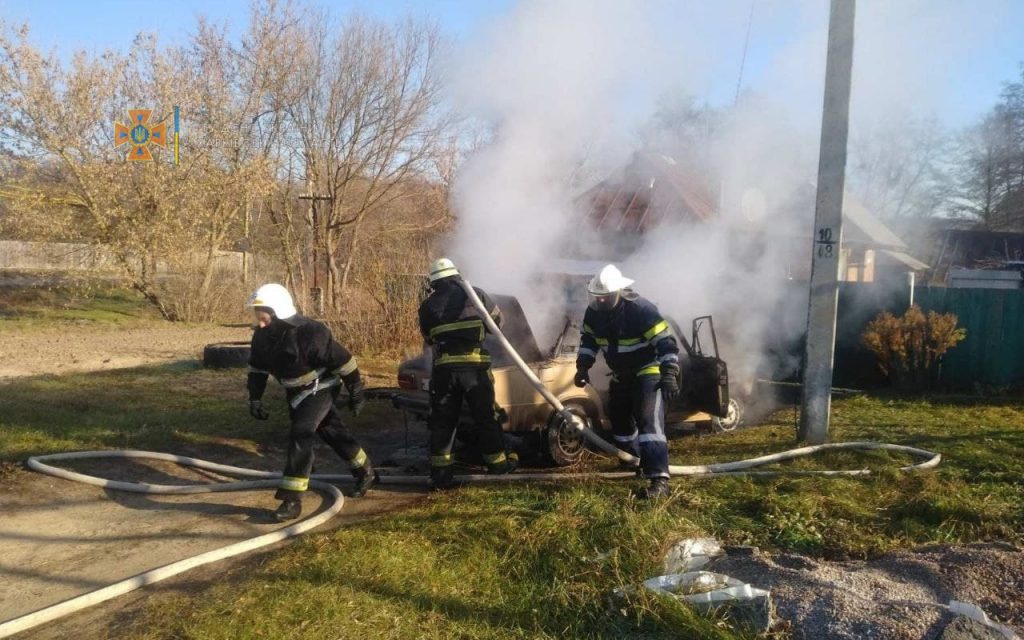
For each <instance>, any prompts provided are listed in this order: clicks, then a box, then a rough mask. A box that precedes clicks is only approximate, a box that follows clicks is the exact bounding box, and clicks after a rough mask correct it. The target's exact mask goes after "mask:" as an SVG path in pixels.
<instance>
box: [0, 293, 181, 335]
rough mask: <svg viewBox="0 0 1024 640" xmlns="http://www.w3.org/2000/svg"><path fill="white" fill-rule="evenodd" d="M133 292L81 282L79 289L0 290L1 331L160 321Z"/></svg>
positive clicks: (151, 307)
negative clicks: (70, 324) (63, 325)
mask: <svg viewBox="0 0 1024 640" xmlns="http://www.w3.org/2000/svg"><path fill="white" fill-rule="evenodd" d="M160 319H161V318H160V315H159V314H158V313H157V311H156V309H155V308H154V307H153V306H152V305H150V304H149V303H147V302H146V300H145V298H143V297H142V295H141V294H140V293H138V292H136V291H132V290H130V289H126V288H124V287H117V286H114V285H109V284H102V283H99V284H97V283H92V284H90V283H88V282H87V281H83V283H82V284H81V285H80V286H76V285H60V286H52V287H0V331H2V330H4V329H21V330H26V329H27V330H31V329H33V328H42V327H53V326H55V325H61V324H67V323H75V324H80V325H93V326H98V325H115V326H116V325H125V324H138V323H144V322H149V321H158V320H160Z"/></svg>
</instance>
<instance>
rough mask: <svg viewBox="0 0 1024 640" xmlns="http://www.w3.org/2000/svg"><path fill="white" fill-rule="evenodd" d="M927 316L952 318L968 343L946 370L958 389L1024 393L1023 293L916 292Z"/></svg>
mask: <svg viewBox="0 0 1024 640" xmlns="http://www.w3.org/2000/svg"><path fill="white" fill-rule="evenodd" d="M915 298H916V300H915V301H916V302H917V304H919V305H920V306H921V308H922V309H923V310H925V311H926V312H927V311H936V312H939V313H953V314H955V315H956V316H957V318H959V324H960V326H961V327H963V328H965V329H967V338H966V339H964V341H963V342H961V343H960V344H959V345H957V346H956V347H954V348H953V349H952V350H950V351H949V352H948V353H947V354H946V357H945V360H944V362H943V364H942V382H943V383H944V384H946V385H947V386H949V387H950V388H955V389H972V388H977V387H982V388H1005V387H1024V290H1019V289H1011V290H1005V289H948V288H944V287H931V288H924V289H918V290H917V293H916V296H915Z"/></svg>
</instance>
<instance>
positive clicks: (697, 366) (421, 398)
mask: <svg viewBox="0 0 1024 640" xmlns="http://www.w3.org/2000/svg"><path fill="white" fill-rule="evenodd" d="M491 297H492V298H493V299H494V301H495V303H496V304H497V305H498V306H499V307H500V308H501V312H502V316H503V319H504V323H503V325H502V332H503V333H504V334H505V336H506V337H507V338H508V339H509V341H510V342H511V343H512V345H513V346H514V347H515V349H516V351H518V352H519V354H520V356H522V358H523V360H525V361H526V362H527V363H528V364H529V366H530V369H532V370H533V372H534V373H535V374H536V375H537V377H538V378H540V380H541V381H542V382H543V383H544V385H545V386H546V387H547V388H548V389H549V390H550V391H551V392H552V393H554V394H555V395H556V396H557V397H558V399H559V400H560V401H561V402H562V404H564V405H565V406H566V408H568V409H569V410H570V411H572V412H573V413H575V414H576V415H578V416H579V417H580V418H581V419H582V420H583V421H584V423H585V424H587V425H588V426H590V427H592V428H594V429H595V430H596V431H598V433H600V434H602V435H603V436H604V435H607V432H609V430H610V428H611V425H610V423H609V422H608V417H607V413H606V410H605V407H606V406H607V401H608V381H609V378H610V371H609V370H608V368H607V366H606V365H605V364H604V362H603V360H599V361H598V363H597V364H596V365H595V366H594V368H593V369H591V380H592V385H588V386H587V387H585V388H583V389H580V388H578V387H576V386H575V385H574V384H573V376H574V375H575V373H576V355H577V352H578V350H579V344H580V328H579V325H578V322H577V321H575V320H573V319H572V318H567V319H566V320H565V322H564V324H563V325H562V330H561V332H560V333H559V335H558V337H557V339H556V340H555V343H554V345H553V346H552V347H551V349H550V350H548V351H547V352H544V351H542V350H541V349H540V347H539V346H538V344H537V340H536V338H535V337H534V333H533V330H532V329H531V327H530V324H529V322H528V321H527V318H526V315H525V314H524V312H523V309H522V307H521V306H520V304H519V302H518V300H516V299H515V298H513V297H510V296H500V295H492V296H491ZM577 315H578V316H579V317H582V314H577ZM669 324H670V325H671V326H672V331H673V333H674V334H675V337H676V339H677V341H678V342H679V344H680V346H681V347H682V349H683V351H684V353H683V354H681V355H682V357H681V358H680V369H681V372H680V378H681V380H680V388H681V389H682V393H681V394H680V397H679V399H678V400H677V401H676V403H675V404H674V405H673V406H671V407H669V408H668V411H667V415H666V422H667V423H668V424H669V425H673V424H676V425H680V424H683V423H688V424H695V425H697V427H698V428H705V429H711V430H715V431H729V430H732V429H735V428H736V427H737V426H739V424H740V422H741V420H742V407H741V405H740V402H739V401H738V399H736V398H730V397H729V376H728V369H727V366H726V363H725V362H724V361H723V360H722V359H721V358H719V356H718V344H717V337H716V336H715V331H714V324H713V321H712V319H711V317H710V316H704V317H701V318H697V319H696V320H694V321H693V325H692V332H691V336H690V338H689V339H688V338H687V337H686V336H684V335H683V334H682V332H681V331H680V328H679V326H678V325H677V324H676V323H674V322H673V321H672V320H671V319H670V320H669ZM702 338H703V340H702ZM484 344H485V347H486V348H487V350H488V351H489V352H490V353H491V356H492V368H491V371H492V373H493V375H494V391H495V402H496V404H497V405H498V407H499V408H500V410H501V412H503V413H504V416H503V417H504V423H503V428H504V430H505V432H506V433H507V434H513V435H516V436H520V437H522V438H523V439H524V441H525V442H526V443H528V445H530V446H533V447H535V448H536V449H537V450H538V451H539V452H540V453H542V454H543V455H544V456H545V457H546V458H547V459H548V461H549V462H551V463H554V464H556V465H569V464H572V463H574V462H576V461H577V460H579V458H580V456H581V455H582V454H583V451H584V448H585V447H584V442H583V439H582V437H581V436H580V434H579V433H578V432H577V431H576V430H575V429H573V428H572V427H569V426H567V425H566V424H565V421H564V420H562V419H561V418H560V417H559V416H558V415H557V414H556V413H555V412H554V410H553V409H552V408H551V407H550V406H549V405H548V404H547V402H546V401H545V400H544V398H543V397H541V395H540V394H539V393H538V392H537V390H536V389H535V388H534V387H533V385H532V384H530V382H529V381H528V380H527V379H526V376H525V375H524V374H523V373H522V372H521V371H520V370H519V369H518V368H517V367H516V366H515V365H514V364H513V363H512V361H511V359H510V358H509V357H508V356H507V354H505V352H504V350H503V349H502V347H501V346H500V345H499V344H498V341H497V340H496V339H495V338H494V337H493V336H488V337H487V338H486V340H485V343H484ZM705 347H708V348H710V351H708V352H707V353H705ZM432 360H433V358H432V354H431V353H430V351H429V349H428V350H425V351H424V353H423V354H422V355H420V356H418V357H416V358H412V359H410V360H407V361H405V362H403V363H402V364H401V365H400V366H399V369H398V384H399V387H400V388H401V389H402V392H401V393H398V394H396V395H395V396H394V397H393V403H394V405H395V406H396V407H397V408H399V409H402V410H403V411H406V412H407V413H408V414H410V415H412V416H413V418H414V419H418V420H422V421H425V420H426V417H427V415H428V414H429V412H430V401H429V394H428V389H429V385H430V376H431V366H432ZM465 417H466V422H467V423H468V422H469V416H468V414H466V416H465ZM468 432H469V430H466V429H460V431H459V433H460V434H465V433H468Z"/></svg>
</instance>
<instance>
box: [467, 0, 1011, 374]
mask: <svg viewBox="0 0 1024 640" xmlns="http://www.w3.org/2000/svg"><path fill="white" fill-rule="evenodd" d="M858 5H859V6H858V18H857V35H856V44H855V62H854V64H855V72H854V86H853V103H852V107H851V114H852V122H851V136H853V135H856V131H857V128H858V126H868V124H869V123H871V122H872V121H874V120H877V119H878V118H880V117H884V115H885V114H887V113H889V112H891V111H893V110H894V109H901V110H905V111H909V112H911V113H914V114H917V115H920V116H926V115H929V114H930V113H931V112H932V111H934V108H933V107H934V105H936V104H939V103H941V102H943V101H948V100H951V99H954V97H953V96H952V95H951V91H952V90H951V88H950V87H949V85H948V83H947V82H944V80H945V77H944V74H945V73H946V72H945V70H946V69H948V68H950V67H953V66H956V67H962V65H964V64H965V62H964V58H965V57H966V54H967V53H968V52H970V51H971V50H972V47H977V46H982V45H983V43H984V42H985V36H986V34H991V33H993V31H997V30H1005V29H1009V28H1012V27H1010V26H1009V25H1008V24H1005V21H1001V16H1004V15H1005V12H1006V10H1007V7H1006V6H1005V3H1002V2H999V1H998V0H990V1H989V2H983V3H979V2H976V3H957V2H954V1H953V0H949V1H942V0H906V1H904V2H899V3H892V2H889V1H888V0H861V1H860V2H859V3H858ZM982 5H983V6H982ZM750 8H751V4H750V1H749V0H733V1H731V2H719V3H708V2H704V1H703V0H693V1H691V2H682V1H679V2H671V1H668V0H649V1H647V2H643V3H625V2H620V1H613V0H597V1H595V0H562V1H559V2H544V1H541V0H527V1H524V2H520V3H518V4H517V5H515V6H514V7H513V8H512V9H511V10H510V11H509V12H508V14H507V15H504V16H501V17H499V18H498V19H496V20H495V21H494V22H493V23H492V24H490V25H489V26H488V28H487V29H486V30H485V31H484V32H483V33H481V34H479V36H478V37H476V38H474V39H473V40H472V41H471V42H470V43H469V44H468V45H467V46H466V47H465V48H464V49H463V50H461V51H459V52H458V53H459V55H458V56H456V59H457V60H458V63H457V64H456V65H455V66H454V68H453V70H452V71H453V73H452V76H453V78H454V90H455V97H456V100H457V102H458V104H459V105H460V107H461V108H462V109H463V110H464V111H465V112H467V113H469V114H471V115H473V116H475V117H476V118H478V119H479V120H480V121H481V122H483V123H484V124H485V125H486V126H487V127H489V128H490V130H491V131H492V132H493V139H492V140H491V141H490V142H489V144H487V145H485V146H484V147H483V148H481V149H479V150H478V151H477V152H476V153H474V154H473V155H472V156H471V157H470V158H469V159H468V160H467V161H466V162H465V164H464V166H463V167H462V168H461V170H460V172H459V175H458V177H457V180H456V184H455V189H454V195H453V202H452V204H453V207H454V210H455V212H456V215H457V216H458V225H457V231H456V234H455V237H454V238H453V243H452V246H451V247H450V249H451V253H452V255H453V257H454V258H455V259H456V260H457V261H459V263H460V265H461V266H462V267H463V269H464V271H465V272H466V273H467V275H468V276H469V277H470V279H471V280H473V281H474V282H475V283H476V284H479V285H480V286H483V287H485V288H488V289H490V290H492V291H493V292H497V293H508V294H514V295H517V296H519V298H520V300H521V301H522V302H523V304H524V307H525V308H526V311H527V314H528V315H529V316H530V317H531V320H532V321H533V322H534V323H535V325H538V324H543V322H544V321H546V320H547V318H546V317H544V316H545V314H544V313H543V312H544V311H550V312H551V313H550V314H548V315H560V312H561V309H560V307H559V304H560V302H561V300H562V297H561V292H558V291H550V290H545V289H543V287H539V286H538V284H537V279H536V277H537V275H538V274H539V273H543V272H545V271H549V270H550V265H551V264H552V261H553V260H555V259H560V258H566V257H569V256H567V255H566V252H567V248H568V247H570V246H571V245H572V244H573V241H575V240H578V239H579V238H580V237H582V236H586V235H587V234H588V230H587V228H586V226H585V225H584V224H583V222H582V220H581V218H580V217H579V216H580V212H579V211H576V210H574V204H573V203H574V197H575V196H576V195H578V194H579V191H580V188H581V184H580V176H581V175H590V176H597V177H603V176H604V175H608V174H610V173H611V170H612V168H614V167H617V166H622V165H624V164H626V163H628V162H629V160H630V158H631V156H632V154H633V152H634V151H636V150H637V148H638V146H639V144H640V140H639V139H640V136H639V135H638V132H639V131H640V130H641V129H642V128H643V126H642V125H643V124H644V122H645V121H646V120H648V119H649V117H650V115H651V113H652V112H653V111H654V109H655V107H656V104H657V102H658V98H659V97H661V96H664V95H666V94H673V93H674V94H678V93H680V91H682V92H684V93H686V94H689V95H693V96H696V97H697V98H698V99H699V100H705V101H711V102H713V103H715V104H717V105H718V106H719V108H720V109H721V110H722V111H724V112H727V115H725V116H724V117H723V119H722V120H721V122H720V123H719V125H718V127H717V129H716V131H715V132H713V133H711V134H710V135H708V136H707V138H706V144H708V145H709V146H710V147H711V149H710V150H708V149H701V150H699V151H700V152H699V153H698V152H694V153H692V158H698V157H699V158H701V159H702V160H701V161H702V162H706V163H708V164H710V165H712V166H710V167H701V168H700V169H702V170H706V171H702V172H706V173H708V174H710V175H715V176H718V178H719V180H720V183H719V184H711V185H709V187H711V189H712V191H713V192H714V191H718V190H721V193H720V194H717V195H716V197H715V199H716V200H718V203H717V204H718V205H719V206H720V208H721V211H720V214H721V215H720V218H719V219H718V220H717V221H715V222H713V223H707V224H704V225H702V226H700V227H692V226H686V227H683V226H679V227H666V228H662V229H660V230H658V231H657V232H655V233H654V234H650V235H649V236H648V237H647V238H646V240H645V243H644V246H643V248H642V250H641V251H640V252H638V253H636V254H635V255H634V256H633V257H631V258H630V259H629V260H627V261H626V262H625V264H624V265H623V268H624V270H625V271H627V275H630V276H632V277H635V278H636V279H637V290H638V291H639V292H640V293H641V294H643V295H646V296H647V297H649V298H651V299H652V300H653V301H654V302H656V303H657V304H659V306H660V307H661V308H662V310H663V312H665V313H666V314H668V315H672V316H673V317H675V318H676V319H677V320H678V321H680V322H681V323H683V324H684V325H685V323H687V322H688V320H689V318H691V317H693V316H696V315H702V314H706V313H713V314H714V315H715V316H716V323H717V324H718V325H719V327H720V329H722V330H723V342H724V343H726V344H724V345H723V346H726V347H727V355H728V356H729V357H730V358H732V360H733V362H731V363H730V364H731V365H732V366H733V368H734V369H741V370H742V373H747V374H751V373H752V372H753V371H754V370H755V369H756V367H757V364H758V361H759V358H760V354H762V353H763V351H764V350H765V345H764V338H765V335H766V334H767V333H768V331H769V329H771V328H772V326H773V324H776V323H780V322H781V323H783V324H784V325H785V326H787V327H791V328H792V329H793V330H794V331H799V329H800V326H801V324H802V322H803V320H804V314H805V311H804V310H801V309H790V310H789V312H788V313H786V314H785V317H780V316H779V315H778V312H779V309H778V304H777V303H778V301H779V300H780V299H781V297H782V296H783V293H784V291H785V289H786V288H787V287H790V286H792V283H791V282H790V281H788V280H787V273H788V271H789V270H790V267H791V266H792V265H791V264H790V263H791V262H792V261H793V255H792V252H790V251H789V250H788V249H787V248H785V247H783V246H782V244H781V243H772V242H769V243H768V246H767V247H766V248H765V247H762V248H756V247H752V246H751V245H750V244H749V243H747V242H745V241H743V240H742V239H740V238H738V234H737V229H744V230H745V231H746V232H747V233H748V234H750V233H758V232H764V233H776V234H778V233H785V234H793V235H799V236H802V237H805V238H806V242H807V245H806V246H807V250H806V252H802V253H803V255H802V257H800V256H799V255H798V258H797V259H798V261H799V260H802V261H803V262H805V263H809V260H810V233H809V231H810V229H809V227H810V223H809V218H808V215H809V214H810V213H811V212H809V211H806V210H803V211H798V210H795V209H787V208H786V205H787V200H788V199H789V198H791V196H792V194H793V192H794V191H795V190H796V189H798V188H800V187H805V186H806V185H808V184H810V183H812V182H813V181H814V179H815V177H816V176H815V173H816V161H817V144H818V136H819V127H820V111H821V104H822V90H823V86H824V66H825V50H826V48H825V45H826V34H827V27H828V10H827V3H825V2H820V1H818V0H807V1H803V2H801V1H796V0H774V1H773V0H757V1H756V2H755V4H754V18H753V21H752V22H751V24H750V26H751V41H750V47H749V50H750V54H749V55H748V59H747V61H746V72H745V73H746V75H745V80H744V84H743V90H742V97H741V99H740V100H739V101H738V102H737V103H736V104H735V105H733V104H732V103H733V95H734V92H735V88H736V83H737V76H738V73H739V68H740V62H741V55H742V51H743V42H744V37H745V34H746V30H747V23H748V16H749V15H750V14H749V12H750ZM780 34H781V35H780ZM768 37H772V38H780V37H786V38H788V40H786V42H785V44H778V43H775V44H774V46H773V48H772V51H773V52H774V54H773V55H770V56H769V55H768V54H766V53H765V51H766V47H767V45H766V44H765V42H764V40H765V39H766V38H768ZM649 132H650V130H649V129H648V130H646V133H647V136H646V137H647V141H648V142H651V140H650V136H649ZM665 146H669V147H670V146H671V144H667V145H665ZM681 151H683V152H685V149H682V150H681ZM691 151H693V150H691ZM684 160H685V158H684ZM581 167H583V170H582V171H581ZM751 193H753V194H754V195H753V196H751ZM745 202H746V203H747V206H745V204H744V203H745ZM750 202H754V203H755V204H756V203H763V204H764V206H765V207H764V208H766V209H767V211H768V212H772V213H773V214H774V216H772V215H768V216H766V217H763V218H759V217H757V216H753V217H752V216H751V215H749V214H750V211H749V209H750V208H751V207H750V206H749V204H750ZM754 208H755V209H757V208H758V207H756V206H755V207H754ZM597 253H598V254H599V253H600V251H597ZM799 253H801V252H798V254H799ZM804 266H805V267H806V264H805V265H804ZM726 336H727V339H726ZM737 360H739V362H738V363H737V362H736V361H737Z"/></svg>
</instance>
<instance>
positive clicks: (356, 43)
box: [286, 14, 449, 309]
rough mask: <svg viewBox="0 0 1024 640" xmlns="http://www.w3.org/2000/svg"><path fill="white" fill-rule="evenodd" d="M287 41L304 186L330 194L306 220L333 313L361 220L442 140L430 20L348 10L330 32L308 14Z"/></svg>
mask: <svg viewBox="0 0 1024 640" xmlns="http://www.w3.org/2000/svg"><path fill="white" fill-rule="evenodd" d="M295 42H296V43H297V46H296V48H295V49H294V51H293V55H292V59H291V61H290V63H289V64H290V66H291V68H292V69H293V70H294V71H295V72H294V73H293V74H292V75H291V77H290V80H289V83H288V93H289V95H293V96H295V97H296V99H295V100H294V102H292V103H291V104H289V105H287V107H286V109H287V113H288V117H289V123H288V124H289V127H290V128H291V129H292V132H291V135H292V136H293V137H294V139H296V140H297V141H298V144H299V146H298V149H299V150H300V151H301V154H302V157H303V160H304V162H305V179H306V183H307V185H309V188H310V189H311V190H313V191H315V192H316V193H317V194H318V195H327V196H329V198H330V199H329V200H326V201H322V202H319V203H318V205H317V209H316V213H317V219H316V220H314V219H312V216H310V217H309V219H308V220H307V223H308V224H309V226H310V230H311V232H312V233H311V235H312V242H313V244H314V247H315V248H316V249H317V250H318V251H319V252H320V254H321V255H322V256H325V257H326V258H327V274H326V275H327V278H326V280H327V282H326V284H327V286H326V291H327V294H328V301H329V304H330V306H331V307H333V308H335V309H338V308H339V307H340V305H341V302H342V300H343V298H344V295H345V291H346V289H347V287H348V286H349V283H350V279H351V274H352V268H353V265H354V263H355V261H356V259H357V257H358V255H359V252H360V249H361V245H362V243H363V241H364V240H365V239H366V234H367V221H368V219H369V218H370V217H371V216H372V215H374V214H379V215H383V214H384V213H385V212H386V211H387V207H388V205H389V204H391V203H392V202H393V201H394V200H395V199H397V198H400V197H402V194H403V191H402V190H401V189H398V186H399V185H401V184H402V183H403V181H406V180H409V179H413V178H416V177H418V176H420V175H424V174H426V173H427V172H428V171H429V168H430V162H431V161H432V159H433V158H434V154H435V152H436V150H437V148H438V144H439V142H441V141H442V140H443V135H444V133H445V131H446V128H447V126H448V123H449V118H447V117H446V116H445V115H444V114H443V113H442V112H441V111H440V102H441V96H440V91H441V86H440V81H439V78H438V72H437V68H436V65H437V62H436V57H437V54H438V49H439V46H440V40H439V35H438V31H437V28H436V27H435V26H433V25H431V24H426V23H421V22H416V21H413V20H407V21H404V22H402V23H401V24H399V25H397V26H390V25H386V24H383V23H379V22H375V21H373V20H370V19H368V18H363V17H359V16H353V17H350V18H348V19H347V20H346V21H345V23H344V24H343V26H342V27H341V29H340V30H337V31H336V30H335V29H333V28H332V23H331V21H330V19H329V18H328V17H327V16H325V15H322V14H320V15H311V14H307V16H306V19H305V20H304V22H303V24H302V26H301V27H300V28H299V29H298V31H297V33H296V34H295ZM386 229H387V225H386V223H385V224H383V225H381V226H379V227H378V231H377V233H384V232H386ZM316 266H318V265H316ZM316 266H315V267H314V268H316Z"/></svg>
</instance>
